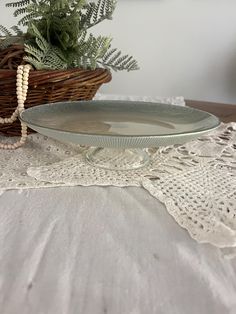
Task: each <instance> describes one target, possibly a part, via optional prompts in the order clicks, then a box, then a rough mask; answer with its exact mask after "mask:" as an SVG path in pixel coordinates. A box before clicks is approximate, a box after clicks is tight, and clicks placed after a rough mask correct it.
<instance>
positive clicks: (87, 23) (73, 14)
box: [0, 0, 138, 71]
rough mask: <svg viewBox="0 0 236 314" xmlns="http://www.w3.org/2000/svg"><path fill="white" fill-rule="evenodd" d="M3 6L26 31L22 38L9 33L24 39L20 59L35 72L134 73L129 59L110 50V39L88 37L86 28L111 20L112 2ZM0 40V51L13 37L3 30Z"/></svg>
mask: <svg viewBox="0 0 236 314" xmlns="http://www.w3.org/2000/svg"><path fill="white" fill-rule="evenodd" d="M7 6H8V7H13V8H15V12H14V15H15V16H16V17H18V16H19V17H20V20H19V22H18V25H23V26H26V27H27V32H26V34H22V32H21V31H20V29H19V27H17V26H14V28H12V29H11V30H13V31H14V32H16V33H17V36H22V37H24V47H25V52H26V56H25V58H24V59H25V60H26V61H27V62H29V63H31V64H32V65H33V66H34V67H35V68H36V69H70V68H73V67H80V68H86V69H95V68H97V67H104V68H108V69H112V70H114V71H120V70H127V71H131V70H136V69H138V64H137V61H136V60H134V59H133V57H131V56H128V55H122V54H121V52H120V51H118V50H117V49H116V48H115V49H114V48H112V47H111V41H112V40H111V38H109V37H105V36H98V37H95V36H94V35H93V34H91V33H89V29H90V28H92V27H94V26H96V25H97V24H99V23H101V22H102V21H104V20H110V19H112V15H113V12H114V10H115V6H116V0H96V1H87V0H18V1H14V2H10V3H8V4H7ZM0 36H4V38H5V39H4V40H3V41H1V42H0V49H2V48H1V47H3V46H6V45H8V44H9V43H10V38H12V37H14V36H13V34H12V32H11V31H9V30H8V29H6V28H4V27H3V26H0ZM4 41H5V44H3V42H4Z"/></svg>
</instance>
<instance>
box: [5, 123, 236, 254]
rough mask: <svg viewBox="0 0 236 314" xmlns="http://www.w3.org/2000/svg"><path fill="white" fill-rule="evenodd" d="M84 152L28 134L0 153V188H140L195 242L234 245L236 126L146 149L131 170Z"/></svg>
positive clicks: (219, 245) (224, 125) (235, 220)
mask: <svg viewBox="0 0 236 314" xmlns="http://www.w3.org/2000/svg"><path fill="white" fill-rule="evenodd" d="M8 140H9V139H8ZM85 150H86V148H85V147H78V146H76V145H71V144H68V145H67V144H63V143H60V142H57V141H54V140H52V139H49V138H47V137H44V136H42V135H39V134H33V135H30V136H29V138H28V141H27V144H26V145H25V146H24V147H22V148H19V149H18V150H17V151H16V152H12V151H2V152H1V154H0V164H1V169H2V170H1V173H0V189H1V190H2V191H4V190H7V189H25V188H41V187H56V186H75V185H83V186H89V185H114V186H120V187H125V186H142V187H144V188H145V189H146V190H148V191H149V192H150V193H151V194H152V195H153V196H154V197H155V198H157V199H158V200H160V201H161V202H163V203H164V204H165V205H166V208H167V210H168V212H169V213H170V214H171V215H172V216H173V217H174V219H175V220H176V221H177V223H178V224H179V225H180V226H182V227H184V228H186V229H187V230H188V232H189V233H190V235H191V236H192V237H193V238H194V239H195V240H197V241H198V242H208V243H211V244H213V245H215V246H218V247H221V248H223V247H236V123H229V124H221V126H220V127H219V128H218V129H217V130H215V131H213V132H211V133H209V134H208V135H205V136H202V137H201V138H199V139H198V140H195V141H191V142H188V143H186V144H184V145H175V146H168V147H161V148H157V149H150V150H149V151H148V153H149V155H150V157H151V162H150V164H149V165H148V166H146V167H144V168H141V169H137V170H129V171H115V170H105V169H101V168H94V167H93V166H91V165H89V164H88V163H87V162H86V160H85V158H84V154H83V152H84V151H85ZM120 158H121V159H122V157H120ZM121 162H122V160H121Z"/></svg>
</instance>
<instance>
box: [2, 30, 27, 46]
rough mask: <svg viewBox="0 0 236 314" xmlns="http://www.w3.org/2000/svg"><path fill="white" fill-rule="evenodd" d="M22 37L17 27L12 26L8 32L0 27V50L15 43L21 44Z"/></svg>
mask: <svg viewBox="0 0 236 314" xmlns="http://www.w3.org/2000/svg"><path fill="white" fill-rule="evenodd" d="M12 31H13V32H12ZM22 36H23V32H22V31H21V30H20V28H19V27H18V26H17V25H15V26H12V27H11V28H10V30H9V29H7V28H6V27H4V26H3V25H0V50H3V49H6V48H7V47H9V46H10V45H13V44H16V43H22V41H23V40H22Z"/></svg>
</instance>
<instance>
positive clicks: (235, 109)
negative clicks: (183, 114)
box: [185, 100, 236, 122]
mask: <svg viewBox="0 0 236 314" xmlns="http://www.w3.org/2000/svg"><path fill="white" fill-rule="evenodd" d="M185 102H186V105H187V106H189V107H193V108H197V109H200V110H204V111H208V112H210V113H213V114H214V115H216V116H217V117H219V118H220V119H221V121H222V122H231V121H236V104H235V105H229V104H223V103H215V102H208V101H198V100H186V101H185Z"/></svg>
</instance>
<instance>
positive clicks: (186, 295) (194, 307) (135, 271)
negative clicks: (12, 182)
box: [0, 187, 236, 314]
mask: <svg viewBox="0 0 236 314" xmlns="http://www.w3.org/2000/svg"><path fill="white" fill-rule="evenodd" d="M0 201H1V202H0V313H1V314H19V313H22V314H154V313H155V314H190V313H191V314H200V313H201V314H235V313H236V260H235V259H233V260H230V259H226V258H224V257H223V256H222V253H221V252H220V250H218V249H217V248H215V247H213V246H211V245H203V244H198V243H197V242H195V241H194V240H192V239H191V238H190V236H189V234H188V233H187V231H185V230H184V229H181V227H180V226H179V225H178V224H177V223H176V222H175V221H174V219H173V218H172V217H171V216H170V215H169V214H168V213H167V211H166V209H165V207H164V206H163V205H162V204H161V203H159V202H158V201H157V200H156V199H155V198H153V197H152V196H151V195H149V194H148V192H147V191H145V190H144V189H142V188H115V187H70V188H55V189H52V188H51V189H37V190H25V191H7V192H5V193H3V194H2V195H1V197H0Z"/></svg>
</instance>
